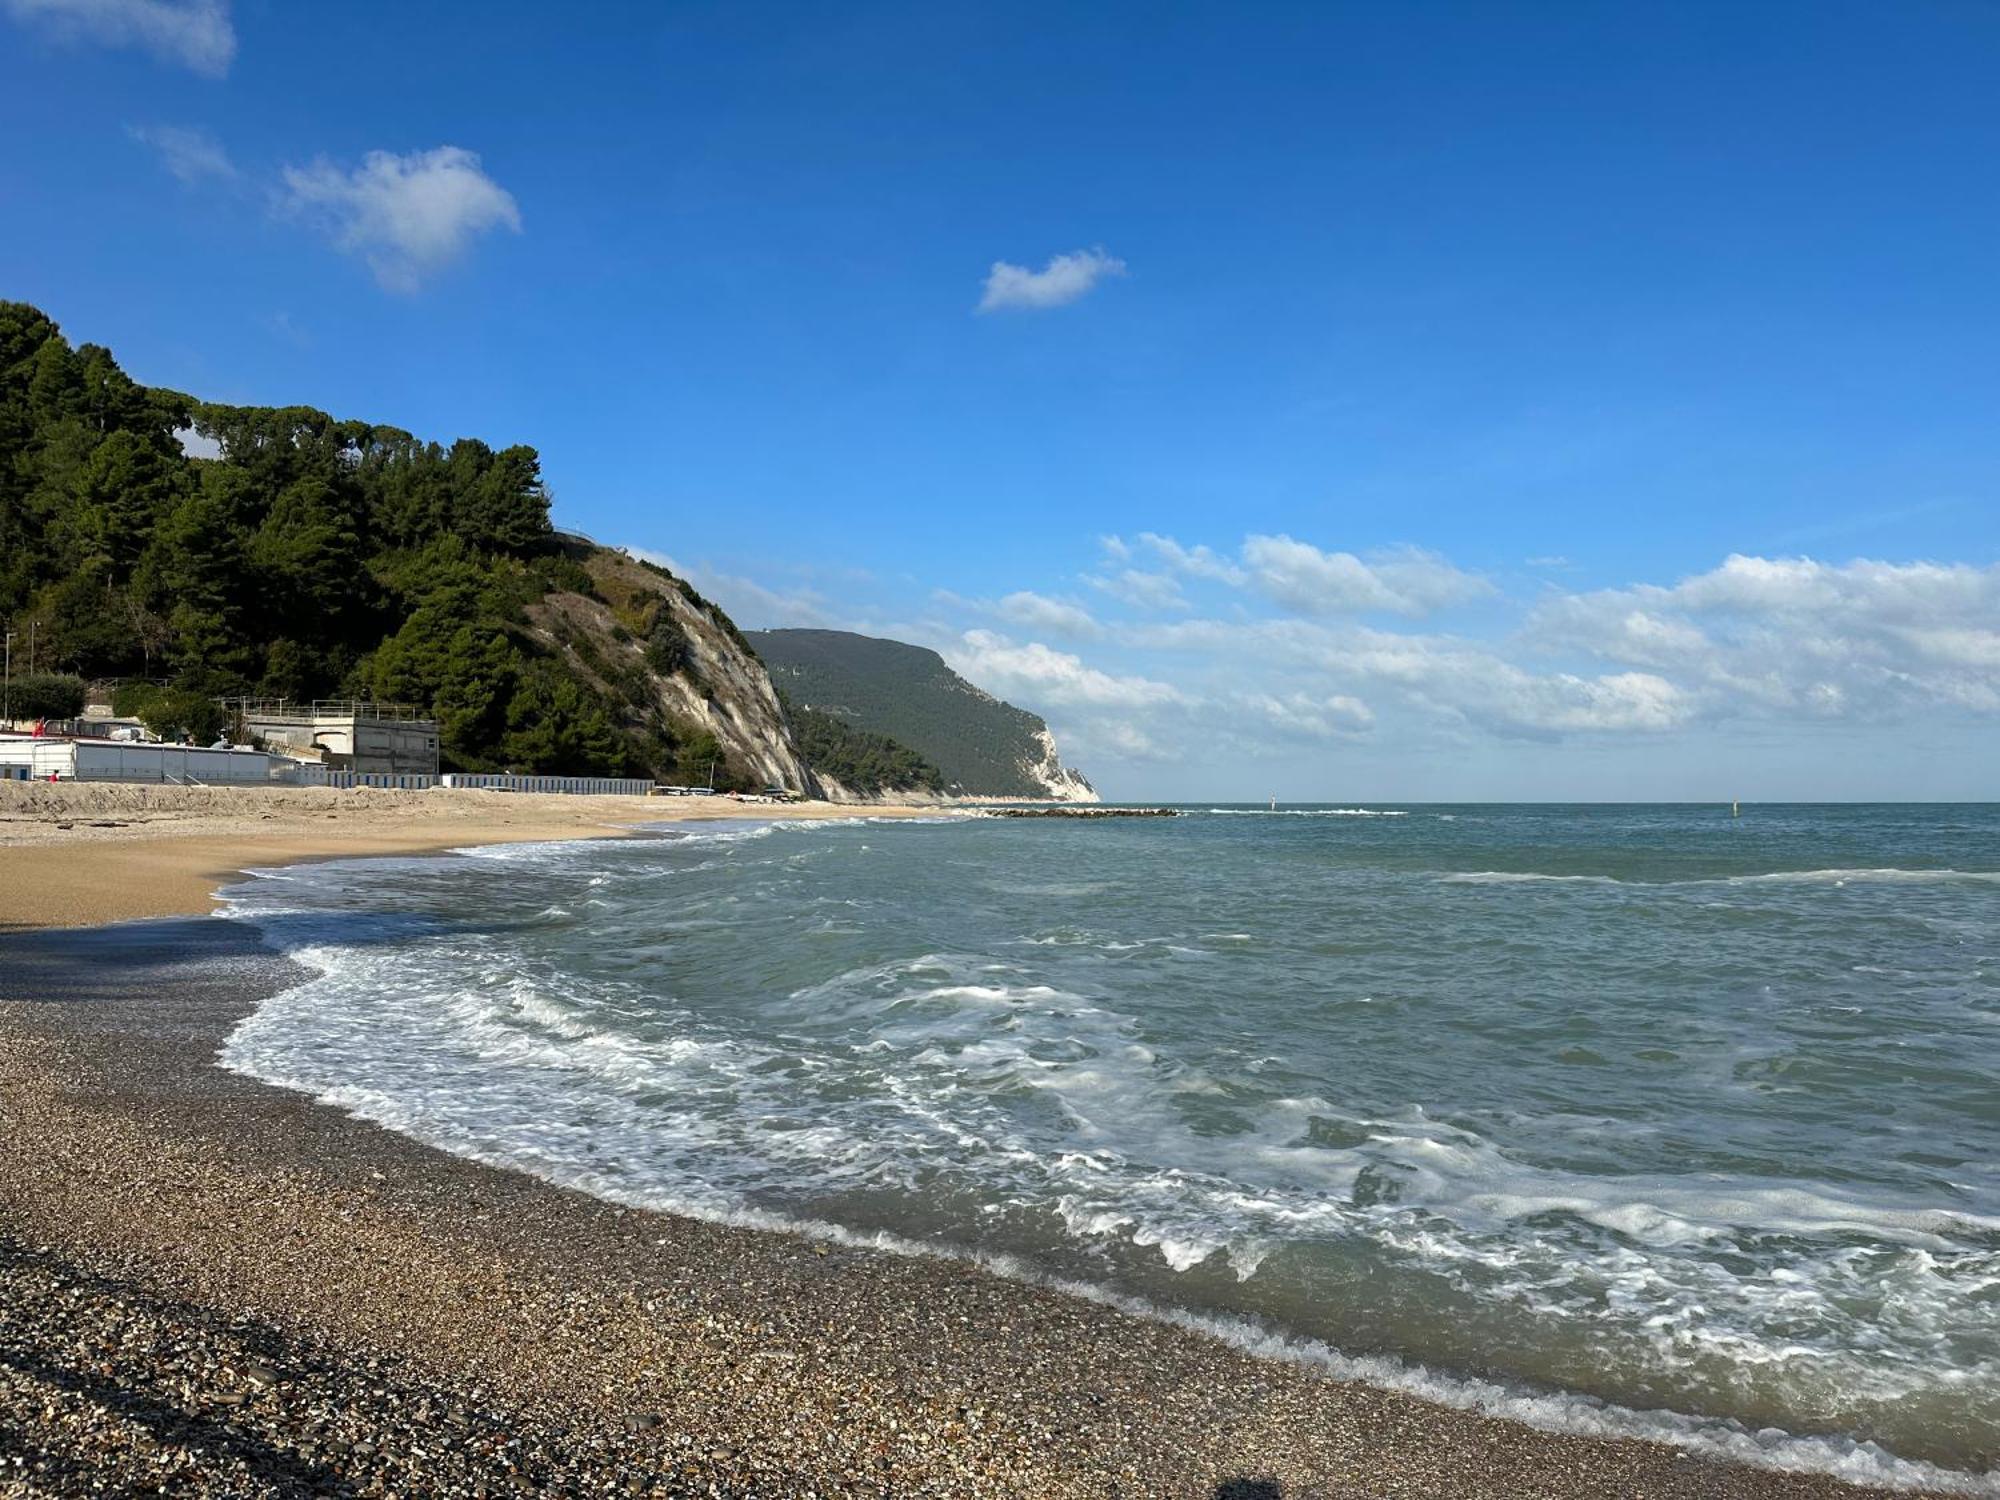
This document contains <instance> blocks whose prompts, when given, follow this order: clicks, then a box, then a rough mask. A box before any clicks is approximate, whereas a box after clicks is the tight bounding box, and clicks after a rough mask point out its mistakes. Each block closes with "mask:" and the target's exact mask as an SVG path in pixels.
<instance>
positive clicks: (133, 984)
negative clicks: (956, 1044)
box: [0, 804, 1879, 1500]
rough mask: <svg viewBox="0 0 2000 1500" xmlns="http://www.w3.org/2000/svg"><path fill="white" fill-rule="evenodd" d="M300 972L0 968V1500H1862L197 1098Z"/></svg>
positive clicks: (73, 934) (282, 1100) (131, 945)
mask: <svg viewBox="0 0 2000 1500" xmlns="http://www.w3.org/2000/svg"><path fill="white" fill-rule="evenodd" d="M645 811H646V812H647V813H651V812H652V811H653V806H652V804H647V805H646V808H645ZM578 816H579V818H585V817H587V816H588V815H587V814H584V813H583V812H582V811H581V810H579V812H578ZM507 826H508V827H510V828H512V829H515V830H522V829H524V828H525V826H526V825H523V824H513V825H507ZM411 832H412V834H413V835H414V834H416V833H418V832H423V833H428V834H431V835H432V836H434V838H435V842H434V843H432V844H431V845H429V847H436V846H437V844H439V843H454V844H457V843H466V842H471V841H472V840H470V839H468V838H466V837H464V836H463V834H462V832H461V831H459V830H458V829H456V828H454V829H453V830H452V831H450V832H449V833H448V834H446V832H445V830H442V829H425V830H415V829H412V830H411ZM439 835H442V836H439ZM187 836H188V837H190V838H193V839H197V840H205V839H209V838H210V837H211V835H209V834H205V833H195V834H190V835H187ZM519 836H522V837H548V836H550V834H549V833H548V832H547V831H543V830H540V829H538V831H536V832H534V833H528V832H525V831H522V832H520V834H519ZM284 837H285V838H286V839H300V840H304V841H306V842H308V843H309V842H310V839H309V838H307V836H306V835H305V834H303V833H301V832H298V831H296V830H288V831H287V832H286V833H285V835H284ZM123 842H126V843H132V842H139V841H133V840H126V841H123ZM404 847H408V846H404ZM419 847H421V846H419ZM17 852H18V850H7V851H0V881H4V880H6V879H7V878H8V875H7V866H6V864H5V863H4V858H11V857H12V856H13V855H14V854H15V853H17ZM29 852H39V851H32V850H31V851H29ZM55 852H58V853H68V854H72V855H74V854H79V853H82V852H83V851H82V850H81V849H80V848H68V849H62V848H61V847H60V846H58V848H57V850H56V851H55ZM270 852H271V850H270V847H269V846H259V847H258V848H256V849H255V850H252V851H248V852H246V853H244V855H243V857H242V858H241V861H240V862H241V863H258V862H262V861H263V860H264V859H266V858H267V856H268V855H269V853H270ZM334 852H342V853H352V852H360V851H359V850H356V849H351V848H340V849H338V850H336V851H334ZM199 857H200V858H203V859H218V858H226V857H227V856H226V855H225V854H224V853H223V845H222V844H221V843H219V842H218V843H216V844H215V845H214V847H213V848H207V849H205V850H204V852H203V853H202V854H201V855H200V856H199ZM15 868H16V869H18V868H19V867H18V866H16V867H15ZM126 868H128V869H129V868H131V867H130V866H127V867H126ZM10 899H13V898H10ZM203 900H204V902H205V900H206V894H205V893H204V896H203ZM20 909H21V908H17V911H18V910H20ZM16 920H17V921H18V920H20V918H19V917H18V916H17V917H16ZM299 973H300V971H298V970H297V969H296V968H294V967H293V966H292V965H291V964H289V963H288V962H287V961H285V960H282V959H279V958H277V957H275V956H274V955H272V954H270V953H269V952H267V951H266V950H264V949H263V948H261V946H260V945H259V944H258V943H257V941H256V939H255V935H254V933H252V932H250V931H248V930H247V929H246V928H245V926H244V925H243V924H237V923H227V922H216V921H211V920H207V919H203V918H194V919H178V920H164V921H152V922H137V923H129V924H124V925H121V926H115V927H110V928H103V929H97V930H82V931H70V932H60V931H43V932H32V931H16V932H13V933H11V934H6V935H0V1139H4V1140H5V1141H6V1142H7V1143H8V1145H9V1149H7V1150H6V1151H4V1152H0V1494H35V1495H41V1494H50V1495H57V1494H60V1495H68V1494H88V1493H93V1492H96V1493H152V1492H166V1493H173V1494H215V1495H223V1494H229V1495H237V1494H242V1495H279V1494H287V1495H289V1494H356V1495H359V1494H399V1495H459V1494H462V1495H474V1494H480V1493H485V1494H491V1495H500V1494H675V1495H682V1494H685V1495H711V1494H713V1495H768V1496H792V1495H801V1496H802V1495H882V1496H887V1495H899V1496H901V1495H937V1496H958V1495H966V1496H979V1495H1009V1496H1106V1497H1109V1496H1121V1497H1143V1496H1192V1497H1202V1500H1212V1497H1220V1500H1279V1497H1283V1500H1300V1497H1307V1496H1328V1497H1332V1496H1341V1497H1347V1496H1355V1497H1359V1496H1369V1497H1387V1496H1436V1497H1480V1496H1527V1495H1533V1496H1579V1497H1581V1496H1591V1497H1600V1496H1612V1495H1616V1496H1651V1497H1665V1496H1731V1497H1737V1496H1747V1497H1763V1496H1785V1497H1800V1500H1803V1497H1818V1496H1836V1495H1846V1496H1853V1495H1861V1494H1867V1493H1879V1492H1871V1491H1864V1490H1859V1489H1853V1488H1848V1487H1845V1486H1842V1485H1840V1484H1838V1483H1836V1482H1835V1481H1833V1480H1831V1479H1827V1478H1823V1477H1819V1476H1808V1475H1786V1474H1779V1473H1774V1472H1771V1471H1768V1470H1757V1469H1746V1468H1740V1467H1734V1466H1730V1465H1725V1464H1721V1463H1717V1462H1713V1461H1710V1460H1708V1459H1705V1458H1701V1457H1696V1456H1692V1455H1690V1454H1688V1453H1686V1452H1684V1451H1681V1450H1678V1449H1674V1448H1670V1447H1666V1446H1661V1445H1656V1444H1651V1443H1645V1442H1638V1441H1632V1440H1605V1439H1589V1438H1578V1437H1569V1436H1559V1435H1551V1434H1547V1433H1543V1432H1538V1431H1535V1430H1532V1429H1530V1428H1527V1427H1525V1426H1521V1425H1519V1424H1516V1423H1513V1422H1509V1421H1503V1420H1498V1419H1493V1418H1488V1417H1484V1416H1481V1415H1478V1414H1475V1413H1470V1412H1465V1411H1459V1410H1453V1409H1448V1408H1444V1407H1440V1406H1435V1405H1432V1404H1430V1403H1427V1402H1424V1401H1422V1400H1419V1399H1416V1398H1414V1397H1411V1396H1407V1395H1402V1394H1397V1393H1390V1392H1382V1391H1377V1390H1374V1389H1371V1388H1368V1387H1364V1386H1358V1385H1350V1384H1343V1383H1340V1382H1337V1381H1334V1380H1331V1379H1328V1378H1325V1377H1324V1376H1323V1375H1320V1374H1318V1373H1316V1372H1314V1371H1313V1370H1311V1369H1309V1368H1305V1367H1302V1366H1298V1365H1292V1364H1286V1363H1279V1362H1274V1361H1266V1360H1259V1359H1256V1358H1253V1357H1252V1356H1250V1355H1248V1354H1246V1353H1243V1352H1241V1351H1239V1350H1237V1349H1235V1348H1233V1347H1230V1346H1228V1345H1225V1344H1223V1343H1221V1342H1219V1341H1217V1340H1214V1339H1211V1338H1209V1337H1207V1336H1204V1335H1202V1334H1199V1333H1196V1332H1192V1331H1188V1330H1185V1329H1181V1328H1177V1327H1172V1326H1168V1325H1164V1324H1159V1323H1155V1322H1151V1321H1147V1320H1143V1319H1140V1318H1137V1317H1133V1316H1129V1315H1127V1314H1124V1313H1121V1312H1119V1311H1117V1310H1115V1309H1113V1308H1110V1307H1106V1306H1103V1305H1100V1304H1097V1303H1093V1302H1088V1301H1084V1300H1082V1299H1079V1298H1074V1297H1070V1296H1066V1295H1063V1294H1061V1293H1058V1292H1055V1291H1050V1290H1044V1289H1041V1288H1037V1287H1033V1286H1027V1285H1022V1284H1019V1283H1016V1282H1012V1281H1008V1280H1003V1279H1001V1278H999V1277H997V1276H994V1275H991V1274H989V1273H986V1272H984V1271H981V1270H978V1269H975V1268H973V1267H970V1266H966V1265H963V1264H959V1263H956V1262H952V1261H946V1260H939V1259H929V1258H911V1257H901V1256H894V1255H890V1254H886V1253H883V1252H877V1251H872V1250H861V1249H855V1248H850V1247H845V1246H840V1245H832V1244H825V1243H820V1242H816V1241H814V1240H811V1239H809V1238H806V1237H803V1236H800V1235H795V1234H789V1233H774V1232H767V1231H760V1230H753V1229H745V1228H737V1227H731V1226H723V1225H715V1224H708V1223H702V1222H698V1221H695V1220H691V1219H684V1218H679V1217H674V1216H671V1215H662V1214H654V1213H647V1212H641V1211H638V1210H631V1209H621V1208H618V1207H615V1206H613V1205H610V1204H607V1203H603V1202H600V1201H598V1200H595V1199H591V1198H588V1197H585V1196H583V1195H580V1194H577V1193H574V1192H571V1191H567V1190H564V1189H559V1188H556V1187H552V1186H550V1185H548V1184H546V1183H543V1182H540V1181H538V1180H536V1179H534V1178H531V1177H528V1176H526V1175H523V1174H520V1173H516V1172H510V1171H502V1170H496V1169H491V1168H487V1167H484V1166H480V1165H478V1164H476V1163H473V1162H469V1161H466V1160H462V1159H459V1158H456V1157H451V1156H447V1155H445V1154H443V1153H440V1152H437V1151H434V1150H432V1149H430V1148H428V1147H425V1146H422V1145H419V1144H417V1143H415V1142H413V1141H410V1140H408V1139H405V1138H403V1137H400V1136H397V1135H395V1134H392V1133H390V1132H388V1131H385V1130H382V1129H380V1128H378V1127H376V1126H373V1125H370V1124H367V1123H364V1122H361V1121H357V1120H354V1119H352V1118H350V1117H348V1116H347V1115H345V1114H342V1113H341V1112H339V1111H337V1110H334V1109H331V1108H327V1107H323V1106H320V1105H316V1104H314V1103H312V1102H311V1101H310V1100H308V1099H307V1098H305V1097H304V1096H301V1095H297V1094H292V1093H288V1092H285V1091H282V1090H278V1089H273V1088H269V1087H267V1086H264V1085H262V1084H259V1083H256V1082H253V1081H251V1080H249V1079H245V1078H241V1077H238V1076H236V1075H233V1074H229V1073H225V1072H223V1071H221V1070H220V1069H219V1068H217V1067H216V1066H215V1065H214V1056H215V1051H216V1048H217V1046H218V1044H219V1043H220V1041H221V1040H222V1038H223V1037H224V1036H225V1035H226V1033H227V1031H228V1029H229V1028H230V1027H231V1026H232V1025H233V1024H234V1022H235V1021H236V1020H237V1019H239V1018H240V1017H241V1016H243V1015H244V1014H246V1013H247V1012H248V1011H249V1009H250V1008H251V1007H253V1006H254V1005H255V1003H256V1001H257V1000H258V999H259V998H260V997H261V996H262V995H265V994H268V993H271V992H272V991H273V990H274V989H275V988H277V987H281V986H283V985H285V984H287V983H289V982H291V981H292V980H294V979H295V978H296V977H298V975H299Z"/></svg>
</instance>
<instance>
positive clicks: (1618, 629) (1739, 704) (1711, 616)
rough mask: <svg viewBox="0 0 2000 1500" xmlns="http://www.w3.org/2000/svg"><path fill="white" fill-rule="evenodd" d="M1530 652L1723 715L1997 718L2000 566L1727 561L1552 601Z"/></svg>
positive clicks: (1536, 623) (1532, 633)
mask: <svg viewBox="0 0 2000 1500" xmlns="http://www.w3.org/2000/svg"><path fill="white" fill-rule="evenodd" d="M1526 639H1527V641H1528V642H1529V643H1530V644H1533V645H1535V646H1538V647H1540V648H1542V649H1544V650H1548V651H1563V652H1570V653H1574V654H1587V655H1591V656H1596V657H1600V658H1602V659H1604V660H1606V661H1611V662H1616V663H1619V664H1621V665H1628V666H1636V667H1644V668H1647V669H1649V670H1651V671H1654V672H1658V673H1662V674H1665V675H1667V676H1670V677H1672V678H1674V679H1676V680H1678V681H1680V682H1682V683H1684V684H1686V685H1688V687H1689V688H1690V690H1694V691H1699V692H1702V693H1704V694H1705V695H1707V697H1708V698H1709V699H1710V700H1711V708H1712V711H1713V712H1716V713H1726V712H1733V711H1747V712H1760V713H1769V714H1795V715H1801V716H1805V717H1811V718H1878V719H1879V718H1894V717H1899V716H1902V715H1905V714H1908V713H1910V712H1914V711H1918V710H1922V709H1926V708H1939V707H1944V708H1957V709H1965V710H1971V711H1974V712H1980V713H1991V712H1996V711H2000V565H1996V566H1991V567H1985V568H1980V567H1974V566H1971V565H1969V564H1965V563H1954V564H1943V563H1927V562H1925V563H1901V564H1899V563H1885V562H1870V561H1865V560H1862V561H1856V562H1851V563H1847V564H1844V565H1841V564H1831V563H1823V562H1818V561H1815V560H1814V559H1811V558H1764V557H1745V556H1741V555H1737V556H1732V557H1729V558H1727V559H1725V560H1724V562H1723V563H1722V565H1721V566H1720V567H1717V568H1714V569H1711V570H1710V571H1709V572H1706V573H1700V574H1696V575H1694V576H1693V577H1690V578H1687V579H1683V580H1682V581H1681V582H1680V583H1677V584H1674V585H1672V586H1671V587H1663V586H1659V585H1653V584H1640V585H1636V586H1634V587H1632V588H1627V589H1603V590H1599V591H1597V592H1594V593H1587V594H1571V595H1566V596H1563V597H1561V598H1557V599H1552V600H1547V601H1544V602H1543V603H1542V604H1541V605H1539V606H1538V607H1537V608H1536V610H1535V612H1534V614H1533V615H1532V616H1531V617H1530V620H1529V623H1528V628H1527V631H1526Z"/></svg>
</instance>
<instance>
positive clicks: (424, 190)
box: [284, 146, 521, 292]
mask: <svg viewBox="0 0 2000 1500" xmlns="http://www.w3.org/2000/svg"><path fill="white" fill-rule="evenodd" d="M284 177H285V187H286V190H287V198H286V207H287V208H288V209H290V210H291V211H292V212H294V213H297V214H300V215H302V216H306V217H310V218H313V219H316V220H317V221H319V222H320V223H322V224H323V225H324V226H325V227H326V228H327V229H328V231H329V232H330V233H331V234H332V236H333V241H334V243H335V244H336V245H337V246H339V248H341V249H342V250H345V251H347V252H349V253H351V254H355V255H359V256H361V257H362V259H364V260H366V261H367V262H368V265H369V267H370V269H372V270H373V271H374V272H375V279H376V280H377V281H379V282H381V284H382V285H383V286H384V287H386V288H388V289H389V290H390V291H396V292H413V291H415V290H416V289H417V288H418V287H419V286H420V285H421V284H422V283H423V280H424V278H425V277H427V276H429V275H430V274H431V273H433V272H435V271H437V270H439V269H440V268H442V267H443V266H445V265H447V264H449V263H450V262H452V261H453V260H456V259H457V258H458V257H459V256H460V255H462V254H463V253H464V251H465V248H466V246H467V244H468V243H469V242H470V241H471V239H472V237H473V236H474V235H476V234H481V233H484V232H485V231H487V230H489V229H496V228H506V229H511V230H513V231H514V232H515V233H517V234H518V233H519V232H520V229H521V211H520V208H519V207H518V206H517V205H516V204H515V202H514V198H513V195H512V194H510V193H509V192H508V191H507V190H506V189H505V188H503V187H501V186H500V184H499V183H497V182H495V181H494V180H493V179H492V178H491V177H489V176H487V175H486V173H485V171H484V170H482V169H481V167H480V164H479V158H478V156H476V155H475V154H474V153H472V152H470V151H466V150H463V149H461V148H460V147H457V146H439V147H437V148H436V149H435V150H431V151H415V152H412V153H410V154H409V155H408V156H397V155H395V154H394V153H393V152H389V151H371V152H369V153H368V156H367V158H366V159H365V160H364V161H363V162H362V164H361V165H360V166H359V167H357V168H355V169H354V170H353V171H351V172H350V171H345V170H343V169H342V168H340V167H338V166H336V165H334V164H333V163H332V162H329V161H327V160H325V159H324V158H321V159H320V160H318V161H315V162H314V163H313V164H312V165H311V166H308V167H287V168H285V174H284Z"/></svg>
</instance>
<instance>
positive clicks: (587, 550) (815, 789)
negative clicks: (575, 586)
mask: <svg viewBox="0 0 2000 1500" xmlns="http://www.w3.org/2000/svg"><path fill="white" fill-rule="evenodd" d="M573 555H575V556H576V557H577V558H578V560H579V561H580V562H581V563H582V565H583V567H584V569H585V571H586V572H587V573H588V574H589V575H590V582H591V587H592V589H593V591H594V594H595V596H596V597H593V596H592V595H591V594H585V593H580V592H561V593H552V594H549V595H547V596H546V597H545V598H543V599H542V600H541V601H540V602H539V603H537V604H535V605H532V606H530V608H529V611H528V617H529V622H530V626H531V628H532V629H533V630H534V631H535V632H536V634H537V635H538V636H539V637H540V638H541V639H542V641H543V642H544V643H545V644H547V645H549V646H551V647H553V648H554V649H556V650H559V651H562V652H563V653H564V654H565V655H566V656H567V657H568V658H569V660H570V662H571V664H572V665H573V666H574V667H575V668H576V669H577V670H578V671H579V672H581V673H582V674H583V675H584V676H585V677H586V678H587V679H588V680H590V681H591V683H592V684H593V685H594V686H596V687H597V688H598V689H599V690H600V691H601V692H603V693H605V694H606V696H608V697H611V698H613V699H614V700H617V701H619V702H621V703H622V704H623V705H624V706H625V708H626V711H627V713H628V718H629V720H630V721H631V722H633V723H634V724H643V723H644V722H646V720H647V718H648V716H655V717H657V719H658V721H659V722H660V723H661V724H663V725H664V726H665V727H666V728H667V729H668V731H669V732H670V733H672V734H673V735H674V736H675V737H676V738H679V739H681V740H683V741H685V740H687V739H689V738H691V737H693V736H698V735H699V734H701V733H704V732H705V733H707V734H710V735H713V736H714V737H715V743H716V747H717V749H718V751H719V752H720V754H721V755H722V756H723V757H724V758H725V761H726V763H727V765H728V766H729V767H731V768H733V769H734V770H735V771H736V772H737V773H738V774H739V775H741V776H743V777H744V778H746V779H748V780H750V781H753V782H755V783H756V784H758V785H770V786H782V787H786V788H789V789H790V790H792V791H796V792H803V793H804V794H805V795H807V796H814V797H816V796H822V795H826V794H827V792H828V791H829V790H831V789H828V788H823V787H822V786H821V785H820V783H819V781H818V779H817V778H816V777H815V776H814V774H813V772H812V769H811V767H809V766H808V765H807V764H806V763H805V760H804V759H803V757H801V756H800V754H799V749H798V746H797V744H796V743H795V742H794V741H793V738H792V732H791V727H790V726H789V725H788V724H787V723H786V721H785V712H784V708H783V707H782V705H780V704H779V702H778V695H777V693H776V691H775V690H774V689H773V688H772V686H771V678H770V675H769V673H767V672H766V671H765V670H764V664H763V663H762V662H761V661H759V660H758V659H757V655H756V653H755V652H754V651H752V650H751V649H750V647H749V645H748V644H747V643H746V642H745V641H744V639H743V636H742V634H741V632H739V631H738V630H737V628H736V626H735V625H734V624H733V623H732V622H731V621H730V619H729V617H728V616H727V615H725V614H724V613H723V612H722V611H721V610H720V609H718V608H717V607H716V606H715V605H713V604H710V603H709V602H708V601H707V600H705V599H702V598H701V596H700V595H699V594H696V593H695V592H694V591H693V590H692V589H691V588H689V587H688V586H687V585H685V584H684V583H683V582H682V581H681V580H679V579H677V578H675V577H673V576H672V575H671V574H669V573H667V572H666V571H664V570H663V569H658V568H653V567H649V566H648V565H646V564H644V563H641V562H639V561H637V560H636V559H634V558H632V557H630V556H628V555H626V554H625V553H623V552H619V551H615V550H613V549H611V548H608V547H599V546H595V545H593V544H589V543H584V542H581V540H580V539H579V540H578V542H577V544H576V546H575V549H574V554H573ZM663 640H666V641H670V642H672V643H673V650H674V654H675V657H676V663H675V666H674V668H673V669H672V670H666V671H663V670H660V669H659V667H658V665H657V663H658V662H659V661H660V660H661V657H660V655H659V648H658V646H657V643H658V642H660V641H663ZM649 648H651V649H649ZM696 769H697V770H698V769H699V768H696Z"/></svg>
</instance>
